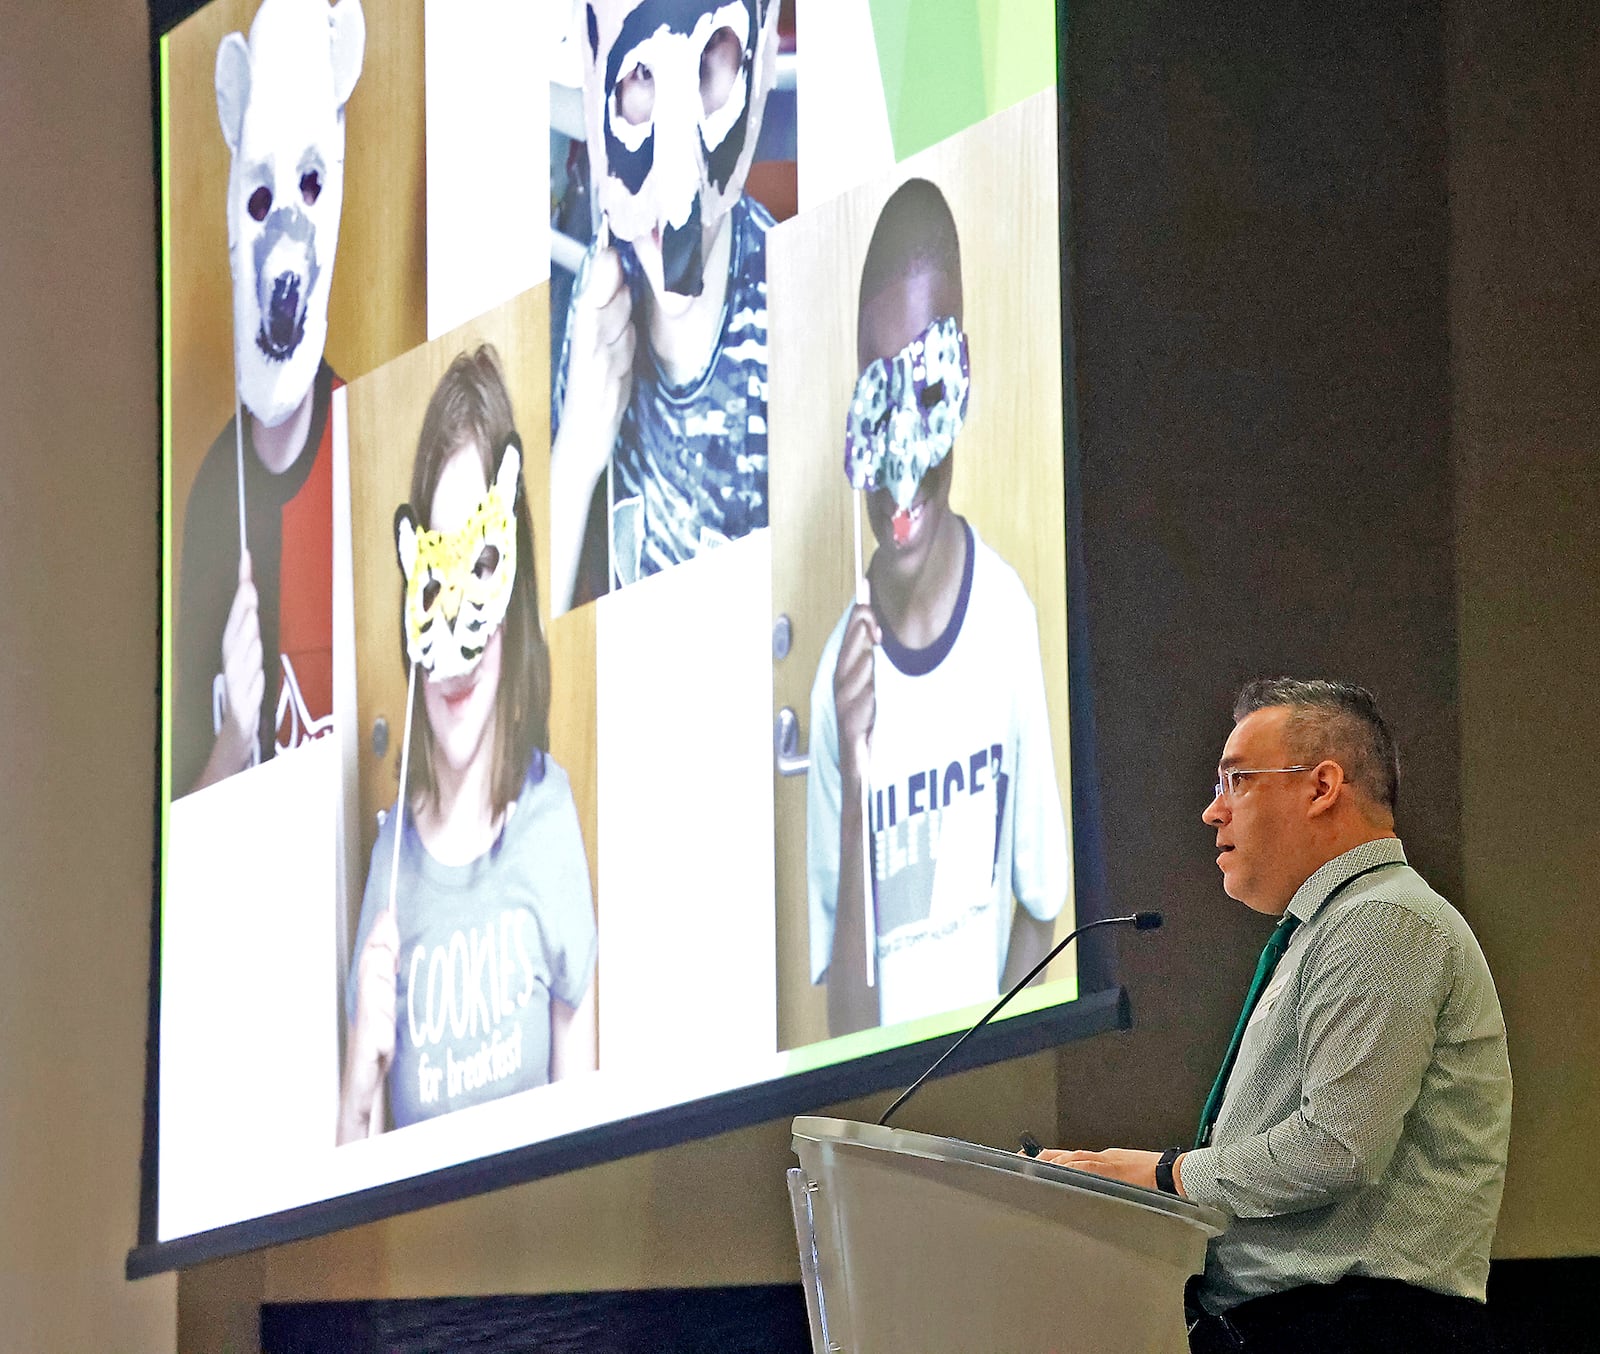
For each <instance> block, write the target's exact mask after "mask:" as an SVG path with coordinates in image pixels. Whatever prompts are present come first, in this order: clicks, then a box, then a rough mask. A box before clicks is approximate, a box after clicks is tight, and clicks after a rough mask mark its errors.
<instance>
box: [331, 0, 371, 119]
mask: <svg viewBox="0 0 1600 1354" xmlns="http://www.w3.org/2000/svg"><path fill="white" fill-rule="evenodd" d="M328 28H329V39H330V43H331V47H332V56H333V102H334V106H335V107H336V108H338V109H340V110H341V111H343V109H344V106H345V104H346V103H348V102H349V101H350V95H351V94H352V93H353V92H354V90H355V87H356V81H357V80H359V79H360V78H361V62H362V59H363V58H364V57H365V55H366V50H367V18H366V15H365V14H363V13H362V12H361V0H339V3H338V4H336V5H335V6H334V7H333V8H332V9H330V10H329V11H328Z"/></svg>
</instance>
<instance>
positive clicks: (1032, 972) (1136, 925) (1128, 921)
mask: <svg viewBox="0 0 1600 1354" xmlns="http://www.w3.org/2000/svg"><path fill="white" fill-rule="evenodd" d="M1163 920H1164V919H1163V917H1162V916H1161V914H1160V913H1159V912H1134V913H1131V914H1130V915H1128V916H1126V917H1102V918H1100V920H1099V921H1091V922H1085V923H1084V924H1083V925H1082V926H1080V927H1078V928H1076V929H1075V930H1072V931H1069V932H1067V934H1066V935H1064V936H1063V937H1062V938H1061V939H1060V940H1058V941H1057V942H1056V943H1055V945H1054V946H1053V947H1052V948H1051V950H1050V953H1049V954H1047V955H1045V957H1044V958H1043V959H1041V960H1040V961H1039V962H1038V963H1037V964H1035V965H1034V966H1033V967H1032V968H1031V969H1029V970H1028V972H1027V973H1026V974H1025V975H1024V976H1023V978H1022V981H1021V982H1019V983H1018V984H1017V985H1016V986H1015V987H1013V988H1012V989H1011V990H1010V991H1009V992H1007V993H1006V994H1005V996H1003V997H1001V998H1000V1000H999V1001H997V1002H995V1004H994V1005H993V1006H991V1007H990V1008H989V1009H988V1010H987V1011H985V1012H984V1014H983V1019H981V1020H980V1021H978V1023H977V1024H976V1025H974V1026H973V1027H972V1028H971V1029H970V1030H968V1031H967V1032H966V1033H965V1034H963V1035H962V1036H961V1037H960V1038H959V1039H957V1040H956V1041H955V1043H953V1044H951V1045H950V1047H949V1048H947V1049H945V1051H944V1052H943V1053H941V1054H940V1055H939V1056H938V1058H936V1059H935V1060H934V1063H933V1066H932V1067H930V1068H929V1069H928V1070H927V1071H926V1072H924V1073H923V1074H922V1075H921V1076H920V1077H918V1078H917V1079H916V1080H915V1081H913V1082H912V1083H911V1085H909V1086H907V1087H906V1088H905V1090H903V1091H901V1092H900V1095H899V1097H898V1098H897V1099H896V1100H895V1102H894V1104H892V1105H890V1106H889V1108H888V1109H886V1110H884V1112H883V1117H882V1118H881V1119H879V1120H878V1124H879V1126H880V1127H883V1126H885V1125H887V1124H888V1122H889V1116H890V1115H892V1114H893V1113H894V1112H895V1111H896V1110H897V1109H899V1108H900V1106H902V1105H903V1104H905V1103H906V1101H908V1100H909V1099H911V1097H912V1095H913V1094H914V1093H915V1092H916V1090H917V1088H918V1087H919V1086H921V1085H922V1083H923V1082H925V1081H926V1080H927V1079H928V1078H929V1077H931V1076H932V1075H933V1074H934V1073H935V1072H937V1071H938V1070H939V1068H940V1067H941V1066H942V1065H943V1064H944V1061H945V1059H946V1058H948V1057H949V1056H950V1055H951V1054H952V1053H954V1052H955V1051H956V1050H957V1049H958V1048H960V1047H961V1045H962V1044H964V1043H966V1042H967V1040H968V1039H970V1038H972V1036H973V1035H975V1034H976V1033H977V1032H978V1031H979V1030H981V1029H982V1028H983V1027H984V1026H985V1025H987V1024H988V1023H989V1022H990V1021H991V1020H993V1019H994V1018H995V1017H996V1016H997V1015H999V1014H1000V1012H1001V1011H1003V1010H1005V1008H1006V1006H1007V1005H1008V1004H1009V1003H1010V1002H1011V999H1012V998H1013V997H1015V996H1016V995H1017V993H1019V992H1021V991H1022V989H1023V988H1025V987H1026V986H1027V985H1028V984H1029V983H1031V982H1032V981H1033V980H1034V979H1035V978H1037V977H1038V976H1039V975H1040V974H1041V973H1043V972H1044V971H1045V968H1046V967H1047V966H1048V965H1049V963H1050V961H1051V960H1052V959H1054V958H1055V957H1056V956H1057V955H1058V954H1060V953H1061V951H1062V950H1064V949H1066V948H1067V946H1068V945H1070V944H1072V942H1073V941H1075V940H1076V939H1077V938H1078V937H1079V936H1081V935H1082V934H1083V933H1084V932H1085V931H1092V930H1094V929H1095V927H1097V926H1131V927H1133V929H1134V930H1135V931H1154V930H1155V929H1156V928H1157V927H1159V926H1160V925H1161V923H1162V921H1163Z"/></svg>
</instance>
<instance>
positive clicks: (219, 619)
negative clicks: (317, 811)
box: [170, 424, 239, 799]
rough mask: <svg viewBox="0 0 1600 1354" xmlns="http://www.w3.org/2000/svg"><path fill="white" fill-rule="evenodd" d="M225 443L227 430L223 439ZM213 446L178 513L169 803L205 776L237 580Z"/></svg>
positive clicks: (229, 507)
mask: <svg viewBox="0 0 1600 1354" xmlns="http://www.w3.org/2000/svg"><path fill="white" fill-rule="evenodd" d="M226 436H227V438H228V441H229V443H230V444H231V443H232V440H233V434H232V425H231V424H230V425H229V428H228V431H227V433H226ZM215 451H216V448H215V446H213V447H212V449H211V450H210V451H209V452H208V453H207V454H206V457H205V459H204V460H203V461H202V462H201V465H200V469H199V471H198V472H197V473H196V475H195V479H194V484H193V485H192V486H191V488H190V490H189V498H188V502H187V503H186V504H185V505H184V513H183V561H182V564H181V567H180V570H179V582H178V597H177V602H178V623H177V628H176V632H175V635H174V643H173V646H172V655H173V669H174V679H175V680H174V690H173V700H172V725H171V735H170V736H171V740H172V796H173V798H174V799H176V798H178V797H179V796H181V795H186V794H188V793H189V792H190V791H191V790H192V789H193V788H194V783H195V781H196V780H198V779H199V777H200V773H201V772H202V771H203V770H204V769H205V765H206V760H207V759H208V758H209V757H210V755H211V746H212V744H213V743H214V742H215V741H216V734H215V733H214V732H213V727H212V717H211V704H212V695H211V689H212V683H213V679H214V678H215V676H216V674H217V673H219V672H220V671H221V670H222V632H223V629H224V628H225V627H226V625H227V620H228V612H229V610H230V609H231V608H232V606H233V594H234V592H235V591H236V590H237V588H238V578H239V549H238V542H239V520H238V511H237V508H236V506H235V500H234V499H233V497H231V493H232V491H233V479H232V472H231V462H230V466H229V471H230V473H229V477H228V483H227V484H226V485H222V486H221V487H222V488H225V489H227V490H228V491H229V494H228V495H224V494H223V493H222V492H221V490H220V489H219V484H220V483H221V479H222V477H221V476H220V475H219V474H218V458H217V456H216V454H215Z"/></svg>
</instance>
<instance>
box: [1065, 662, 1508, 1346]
mask: <svg viewBox="0 0 1600 1354" xmlns="http://www.w3.org/2000/svg"><path fill="white" fill-rule="evenodd" d="M1233 717H1234V721H1235V723H1234V728H1233V732H1232V734H1231V735H1230V736H1229V738H1228V740H1227V744H1226V746H1225V747H1224V749H1223V754H1222V760H1221V763H1220V764H1219V766H1218V768H1217V783H1216V786H1215V789H1214V794H1213V797H1212V800H1211V803H1210V805H1209V806H1208V807H1207V809H1206V811H1205V813H1204V815H1203V818H1204V821H1205V822H1206V824H1207V825H1208V826H1210V827H1212V828H1214V829H1215V830H1216V840H1217V853H1218V854H1217V865H1218V868H1219V869H1220V870H1221V871H1222V881H1223V889H1224V890H1225V891H1226V892H1227V894H1228V895H1229V896H1230V897H1232V898H1235V899H1237V900H1238V901H1239V902H1242V903H1244V904H1245V906H1246V907H1249V908H1252V909H1253V910H1255V911H1257V912H1263V913H1266V914H1268V915H1270V916H1276V917H1279V918H1281V920H1280V922H1279V924H1278V926H1277V927H1276V929H1275V930H1274V932H1273V934H1272V938H1271V940H1269V941H1268V943H1267V947H1266V949H1265V951H1264V952H1263V954H1262V956H1261V963H1260V965H1259V966H1258V968H1257V970H1256V975H1255V980H1254V981H1253V982H1252V984H1251V987H1250V992H1249V995H1248V997H1247V999H1246V1001H1245V1005H1244V1010H1243V1011H1242V1012H1241V1014H1240V1017H1239V1023H1238V1027H1237V1028H1236V1029H1235V1031H1234V1035H1233V1039H1232V1041H1231V1042H1230V1045H1229V1048H1228V1053H1227V1056H1226V1058H1225V1059H1224V1061H1223V1065H1222V1068H1221V1070H1220V1071H1219V1072H1218V1074H1217V1078H1216V1083H1215V1085H1214V1086H1213V1088H1212V1091H1211V1094H1210V1096H1209V1097H1208V1098H1207V1101H1206V1106H1205V1109H1204V1111H1203V1113H1202V1116H1201V1121H1200V1128H1199V1132H1198V1134H1197V1135H1196V1138H1195V1142H1194V1146H1193V1147H1192V1148H1190V1149H1188V1150H1179V1149H1177V1148H1173V1149H1170V1150H1168V1151H1166V1152H1143V1151H1131V1150H1126V1149H1112V1150H1108V1151H1104V1152H1078V1151H1056V1152H1045V1153H1043V1154H1042V1156H1043V1157H1044V1159H1046V1160H1049V1161H1055V1162H1059V1163H1061V1164H1063V1165H1068V1166H1074V1167H1077V1168H1078V1169H1080V1170H1087V1171H1091V1172H1094V1173H1096V1174H1100V1175H1105V1176H1110V1177H1112V1178H1115V1179H1120V1180H1126V1181H1130V1182H1132V1183H1134V1184H1139V1185H1145V1186H1149V1187H1153V1188H1159V1189H1163V1190H1166V1191H1168V1192H1170V1193H1175V1194H1180V1195H1183V1196H1185V1197H1187V1198H1190V1199H1193V1200H1195V1201H1196V1202H1198V1203H1203V1204H1210V1205H1213V1206H1215V1207H1218V1208H1221V1209H1224V1210H1225V1211H1227V1212H1228V1213H1230V1214H1231V1215H1232V1216H1233V1218H1234V1221H1233V1223H1232V1225H1231V1226H1230V1228H1229V1230H1228V1231H1227V1232H1226V1233H1225V1234H1224V1235H1222V1236H1220V1237H1217V1238H1216V1239H1215V1240H1213V1241H1212V1242H1211V1245H1210V1249H1209V1252H1208V1254H1207V1260H1206V1269H1205V1274H1204V1276H1203V1277H1202V1278H1200V1279H1199V1280H1198V1281H1197V1282H1196V1283H1195V1284H1194V1285H1193V1289H1192V1291H1191V1294H1190V1307H1191V1310H1190V1320H1191V1327H1190V1341H1191V1346H1192V1348H1193V1349H1194V1350H1196V1351H1201V1350H1204V1351H1212V1350H1242V1351H1257V1350H1278V1349H1283V1350H1293V1351H1295V1354H1317V1352H1318V1351H1341V1352H1343V1351H1351V1354H1354V1352H1355V1351H1361V1352H1362V1354H1367V1352H1368V1351H1386V1350H1394V1351H1412V1350H1424V1349H1426V1350H1439V1349H1449V1350H1462V1349H1481V1348H1482V1347H1483V1346H1484V1344H1485V1340H1486V1333H1485V1329H1484V1326H1485V1323H1484V1317H1483V1300H1484V1285H1485V1281H1486V1280H1487V1278H1488V1272H1489V1244H1490V1241H1491V1240H1492V1238H1493V1235H1494V1227H1495V1220H1496V1217H1497V1215H1498V1213H1499V1209H1500V1195H1501V1190H1502V1187H1503V1184H1504V1180H1505V1164H1506V1148H1507V1143H1508V1140H1509V1136H1510V1124H1511V1069H1510V1064H1509V1062H1508V1060H1507V1057H1506V1033H1505V1022H1504V1019H1503V1018H1502V1016H1501V1012H1500V1002H1499V998H1498V997H1497V995H1496V993H1495V987H1494V981H1493V979H1492V978H1491V977H1490V975H1489V969H1488V965H1487V964H1486V963H1485V961H1484V957H1483V951H1482V950H1481V949H1480V948H1479V946H1478V942H1477V940H1476V938H1475V937H1474V936H1473V934H1472V931H1471V930H1470V929H1469V927H1468V926H1467V923H1466V921H1465V920H1464V919H1463V918H1462V916H1461V914H1460V913H1459V912H1457V911H1456V909H1455V908H1454V907H1452V906H1451V905H1450V904H1449V903H1448V902H1446V901H1445V900H1444V899H1443V898H1441V897H1440V896H1439V895H1438V894H1437V893H1435V892H1434V891H1433V890H1432V889H1430V888H1429V887H1428V885H1427V884H1426V883H1425V882H1424V881H1423V879H1422V877H1421V876H1420V875H1419V874H1417V872H1416V871H1415V870H1413V869H1412V868H1411V867H1410V866H1409V865H1408V864H1407V863H1406V856H1405V851H1404V849H1403V848H1402V846H1401V844H1400V840H1399V838H1398V836H1397V835H1396V833H1395V826H1394V809H1395V801H1396V795H1397V790H1398V785H1399V765H1398V759H1397V757H1396V754H1395V746H1394V741H1393V738H1392V737H1391V735H1390V732H1389V728H1388V726H1387V724H1386V723H1385V721H1384V719H1383V717H1382V715H1381V714H1380V713H1379V711H1378V708H1377V705H1376V702H1375V701H1374V700H1373V697H1372V695H1371V693H1370V692H1368V691H1365V690H1363V689H1362V688H1360V687H1357V686H1350V685H1347V684H1344V683H1339V682H1327V681H1293V680H1289V679H1277V680H1270V681H1258V682H1252V683H1250V684H1249V685H1248V686H1246V687H1245V688H1244V690H1243V691H1242V692H1241V693H1240V695H1239V699H1238V701H1237V702H1236V703H1235V705H1234V711H1233Z"/></svg>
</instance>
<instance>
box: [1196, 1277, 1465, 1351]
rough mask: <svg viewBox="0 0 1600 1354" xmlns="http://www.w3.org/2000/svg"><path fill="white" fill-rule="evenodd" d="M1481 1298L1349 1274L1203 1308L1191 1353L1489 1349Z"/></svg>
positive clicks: (1197, 1322) (1391, 1280) (1197, 1323)
mask: <svg viewBox="0 0 1600 1354" xmlns="http://www.w3.org/2000/svg"><path fill="white" fill-rule="evenodd" d="M1488 1347H1489V1342H1488V1324H1487V1321H1486V1320H1485V1313H1484V1306H1483V1304H1482V1303H1481V1302H1474V1301H1473V1300H1472V1299H1471V1298H1461V1297H1452V1296H1448V1295H1446V1294H1444V1293H1435V1292H1433V1291H1432V1290H1431V1289H1427V1288H1419V1287H1417V1286H1416V1285H1415V1284H1409V1283H1402V1282H1401V1281H1400V1280H1398V1279H1365V1278H1358V1277H1355V1276H1350V1277H1347V1278H1343V1279H1340V1280H1339V1281H1338V1282H1337V1283H1331V1284H1305V1285H1302V1286H1301V1287H1298V1288H1286V1289H1284V1290H1283V1291H1282V1292H1281V1293H1269V1294H1267V1296H1266V1297H1261V1298H1252V1299H1251V1300H1250V1301H1249V1302H1242V1303H1240V1304H1239V1305H1238V1306H1237V1307H1233V1308H1230V1309H1229V1311H1228V1312H1227V1313H1226V1314H1225V1315H1223V1316H1220V1317H1218V1316H1210V1315H1205V1314H1200V1315H1199V1316H1198V1320H1195V1321H1194V1323H1193V1324H1192V1325H1191V1326H1190V1329H1189V1349H1190V1351H1191V1354H1279V1351H1282V1354H1432V1351H1435V1350H1439V1351H1449V1354H1486V1351H1487V1350H1488Z"/></svg>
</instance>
